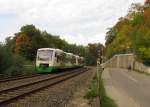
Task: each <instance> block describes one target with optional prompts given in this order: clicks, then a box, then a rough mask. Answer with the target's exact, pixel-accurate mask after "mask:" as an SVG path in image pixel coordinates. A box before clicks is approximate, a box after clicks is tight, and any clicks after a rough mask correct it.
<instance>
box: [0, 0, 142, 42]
mask: <svg viewBox="0 0 150 107" xmlns="http://www.w3.org/2000/svg"><path fill="white" fill-rule="evenodd" d="M135 2H141V3H143V2H144V0H0V42H4V40H5V38H6V37H8V36H13V34H14V33H15V32H18V31H19V29H20V27H21V26H23V25H26V24H34V25H35V26H36V27H37V28H39V29H41V30H46V31H47V32H49V33H51V34H54V35H61V36H60V37H61V38H63V39H65V40H66V41H68V42H69V43H76V44H83V45H86V44H88V43H97V42H100V43H103V44H104V42H105V33H106V31H107V28H109V27H111V26H113V25H114V24H115V23H116V22H117V20H118V18H119V17H121V16H125V15H126V14H127V11H128V8H129V7H130V6H131V4H132V3H135Z"/></svg>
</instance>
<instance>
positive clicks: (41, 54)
mask: <svg viewBox="0 0 150 107" xmlns="http://www.w3.org/2000/svg"><path fill="white" fill-rule="evenodd" d="M52 56H53V50H40V51H38V60H43V61H46V60H52Z"/></svg>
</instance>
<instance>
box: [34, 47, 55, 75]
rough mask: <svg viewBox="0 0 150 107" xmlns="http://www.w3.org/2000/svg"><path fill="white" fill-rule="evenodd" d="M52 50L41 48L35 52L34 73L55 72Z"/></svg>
mask: <svg viewBox="0 0 150 107" xmlns="http://www.w3.org/2000/svg"><path fill="white" fill-rule="evenodd" d="M54 52H55V50H54V49H50V48H41V49H38V51H37V58H36V71H37V72H38V73H46V72H47V73H48V72H53V71H55V70H56V68H55V67H54Z"/></svg>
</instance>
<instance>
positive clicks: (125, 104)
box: [103, 68, 150, 107]
mask: <svg viewBox="0 0 150 107" xmlns="http://www.w3.org/2000/svg"><path fill="white" fill-rule="evenodd" d="M103 79H104V84H105V89H106V93H107V94H108V96H110V97H111V98H112V99H114V100H115V102H116V103H117V105H118V106H119V107H150V75H146V74H141V73H137V72H135V71H128V70H124V69H110V68H109V69H105V70H104V71H103Z"/></svg>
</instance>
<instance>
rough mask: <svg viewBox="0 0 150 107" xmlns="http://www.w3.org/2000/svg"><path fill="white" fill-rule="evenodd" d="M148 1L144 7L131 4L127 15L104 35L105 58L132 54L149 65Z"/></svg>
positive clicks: (147, 0)
mask: <svg viewBox="0 0 150 107" xmlns="http://www.w3.org/2000/svg"><path fill="white" fill-rule="evenodd" d="M149 4H150V0H146V1H145V4H144V5H141V4H139V3H137V4H132V6H131V8H130V10H129V13H128V14H127V15H126V16H125V17H122V18H120V19H119V21H118V22H117V23H116V25H115V26H113V27H112V28H110V29H109V31H108V32H107V34H106V48H107V49H106V50H107V52H106V53H107V57H108V58H110V57H112V56H113V55H114V54H122V53H134V54H136V55H137V56H138V59H139V60H140V61H142V62H143V63H144V64H146V65H150V6H149Z"/></svg>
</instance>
